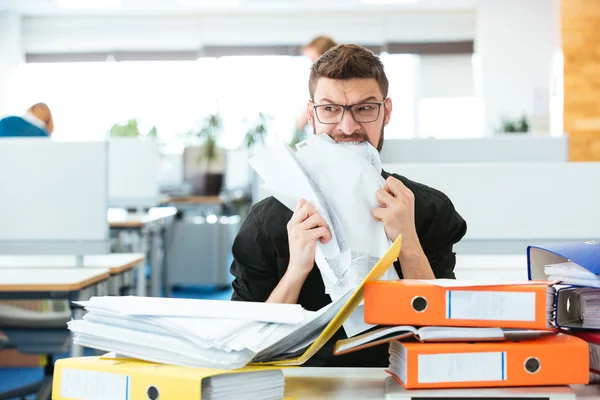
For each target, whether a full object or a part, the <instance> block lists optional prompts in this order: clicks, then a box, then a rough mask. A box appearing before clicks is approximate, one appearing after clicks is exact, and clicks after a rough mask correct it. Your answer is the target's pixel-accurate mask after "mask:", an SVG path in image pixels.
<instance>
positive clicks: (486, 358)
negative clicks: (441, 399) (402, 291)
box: [387, 333, 589, 389]
mask: <svg viewBox="0 0 600 400" xmlns="http://www.w3.org/2000/svg"><path fill="white" fill-rule="evenodd" d="M387 372H388V373H389V374H391V375H392V376H393V377H394V379H396V381H397V382H398V383H400V385H402V386H403V387H404V388H406V389H427V388H440V389H441V388H466V387H510V386H552V385H573V384H587V383H589V358H588V345H587V343H586V342H585V341H584V340H582V339H579V338H577V337H575V336H571V335H566V334H562V333H559V334H555V335H549V336H544V337H541V338H539V339H533V340H525V341H517V342H513V341H504V342H477V343H414V342H412V343H410V342H409V343H405V342H398V341H396V342H393V343H392V344H391V345H390V368H389V370H388V371H387Z"/></svg>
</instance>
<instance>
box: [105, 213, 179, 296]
mask: <svg viewBox="0 0 600 400" xmlns="http://www.w3.org/2000/svg"><path fill="white" fill-rule="evenodd" d="M175 214H177V209H176V208H174V207H156V208H151V209H150V210H148V212H147V213H128V212H127V211H126V210H122V209H116V208H111V209H109V210H108V222H109V226H110V228H111V229H114V230H120V231H128V232H132V233H134V234H136V235H135V237H136V238H137V240H135V243H134V245H133V251H135V252H137V253H144V254H146V253H147V252H148V250H149V252H150V263H151V265H150V279H151V291H150V292H151V295H152V296H154V297H159V296H160V295H161V290H162V286H163V265H164V262H163V260H164V255H163V256H161V255H160V252H159V247H160V245H159V239H160V238H161V237H162V236H163V235H164V232H165V229H166V228H167V227H168V226H169V225H170V224H171V223H172V222H173V219H174V217H175ZM163 241H164V238H163ZM148 242H150V245H149V247H148ZM137 278H138V289H139V291H138V293H137V295H138V296H145V295H146V286H145V284H144V282H145V274H144V269H143V268H140V269H138V275H137ZM140 282H142V283H141V284H140Z"/></svg>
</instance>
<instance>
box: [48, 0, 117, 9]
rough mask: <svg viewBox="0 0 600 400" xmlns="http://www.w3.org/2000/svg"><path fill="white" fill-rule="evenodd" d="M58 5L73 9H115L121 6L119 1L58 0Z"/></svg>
mask: <svg viewBox="0 0 600 400" xmlns="http://www.w3.org/2000/svg"><path fill="white" fill-rule="evenodd" d="M58 5H59V6H61V7H64V8H74V9H75V8H76V9H91V8H115V7H118V6H119V5H121V0H58Z"/></svg>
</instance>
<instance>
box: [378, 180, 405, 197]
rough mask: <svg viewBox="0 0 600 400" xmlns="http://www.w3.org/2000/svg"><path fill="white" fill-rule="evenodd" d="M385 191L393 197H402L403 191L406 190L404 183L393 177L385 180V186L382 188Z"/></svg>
mask: <svg viewBox="0 0 600 400" xmlns="http://www.w3.org/2000/svg"><path fill="white" fill-rule="evenodd" d="M383 188H384V189H385V191H387V192H389V193H391V194H392V195H393V196H394V197H398V196H403V195H404V191H405V190H408V188H407V187H406V186H404V183H402V182H400V181H399V180H398V179H396V178H394V177H393V176H389V177H388V178H387V179H386V180H385V185H384V186H383Z"/></svg>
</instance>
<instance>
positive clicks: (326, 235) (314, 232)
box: [306, 227, 332, 243]
mask: <svg viewBox="0 0 600 400" xmlns="http://www.w3.org/2000/svg"><path fill="white" fill-rule="evenodd" d="M306 233H307V235H308V237H309V238H311V239H312V240H313V241H315V242H316V241H317V240H320V241H321V243H327V242H328V241H330V240H331V238H332V236H331V231H330V230H329V228H325V227H320V228H316V229H311V230H309V231H306Z"/></svg>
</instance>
